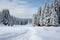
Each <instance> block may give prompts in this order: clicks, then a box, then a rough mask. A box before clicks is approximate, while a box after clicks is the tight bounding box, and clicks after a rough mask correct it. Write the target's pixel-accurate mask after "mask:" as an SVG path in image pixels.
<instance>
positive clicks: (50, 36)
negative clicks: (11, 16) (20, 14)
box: [0, 25, 60, 40]
mask: <svg viewBox="0 0 60 40" xmlns="http://www.w3.org/2000/svg"><path fill="white" fill-rule="evenodd" d="M0 40H60V27H37V26H36V27H32V25H23V26H21V25H15V26H1V25H0Z"/></svg>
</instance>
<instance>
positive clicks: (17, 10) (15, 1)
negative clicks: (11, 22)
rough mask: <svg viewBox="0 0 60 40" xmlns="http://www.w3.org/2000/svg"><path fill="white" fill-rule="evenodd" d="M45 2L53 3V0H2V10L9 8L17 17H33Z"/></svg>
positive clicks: (0, 0)
mask: <svg viewBox="0 0 60 40" xmlns="http://www.w3.org/2000/svg"><path fill="white" fill-rule="evenodd" d="M45 2H47V3H51V0H0V10H3V9H9V11H10V14H11V15H13V16H15V17H19V18H31V17H32V15H33V14H34V13H35V12H36V10H37V9H38V8H39V7H40V6H43V5H44V3H45Z"/></svg>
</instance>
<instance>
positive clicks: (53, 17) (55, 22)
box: [51, 0, 59, 25]
mask: <svg viewBox="0 0 60 40" xmlns="http://www.w3.org/2000/svg"><path fill="white" fill-rule="evenodd" d="M57 8H58V2H57V0H54V1H53V4H52V8H51V11H52V14H51V21H52V25H59V17H58V12H57V11H58V10H57Z"/></svg>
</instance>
